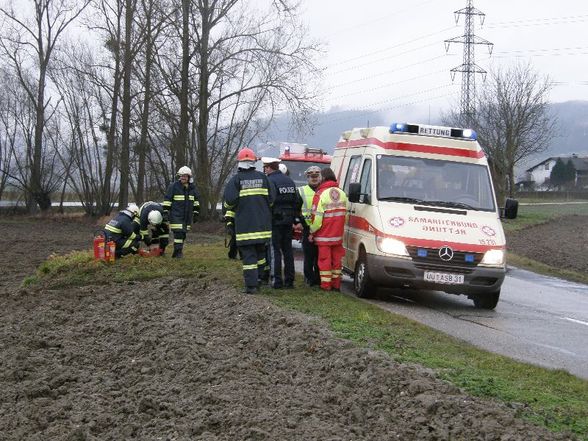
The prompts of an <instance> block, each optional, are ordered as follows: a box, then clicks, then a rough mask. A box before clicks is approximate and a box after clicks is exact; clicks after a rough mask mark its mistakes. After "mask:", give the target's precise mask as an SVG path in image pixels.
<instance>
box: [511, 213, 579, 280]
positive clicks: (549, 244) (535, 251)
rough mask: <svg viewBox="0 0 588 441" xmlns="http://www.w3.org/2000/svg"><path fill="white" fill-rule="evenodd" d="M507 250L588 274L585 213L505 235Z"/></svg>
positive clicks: (557, 266)
mask: <svg viewBox="0 0 588 441" xmlns="http://www.w3.org/2000/svg"><path fill="white" fill-rule="evenodd" d="M506 243H507V247H508V249H509V251H512V252H514V253H516V254H518V255H520V256H524V257H528V258H530V259H533V260H536V261H538V262H541V263H545V264H547V265H551V266H554V267H556V268H561V269H568V270H571V271H576V272H579V273H584V274H588V216H580V215H571V216H564V217H561V218H559V219H557V220H555V221H552V222H548V223H546V224H542V225H536V226H534V227H529V228H526V229H524V230H522V231H517V232H516V233H511V234H508V235H507V239H506Z"/></svg>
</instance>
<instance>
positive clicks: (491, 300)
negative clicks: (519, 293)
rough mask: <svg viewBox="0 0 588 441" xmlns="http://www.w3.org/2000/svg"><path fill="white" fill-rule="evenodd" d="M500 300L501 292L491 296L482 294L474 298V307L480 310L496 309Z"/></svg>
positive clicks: (492, 293)
mask: <svg viewBox="0 0 588 441" xmlns="http://www.w3.org/2000/svg"><path fill="white" fill-rule="evenodd" d="M499 298H500V290H498V291H495V292H491V293H489V294H480V295H477V296H475V297H474V299H473V300H474V306H475V307H476V308H479V309H494V308H496V305H497V304H498V299H499Z"/></svg>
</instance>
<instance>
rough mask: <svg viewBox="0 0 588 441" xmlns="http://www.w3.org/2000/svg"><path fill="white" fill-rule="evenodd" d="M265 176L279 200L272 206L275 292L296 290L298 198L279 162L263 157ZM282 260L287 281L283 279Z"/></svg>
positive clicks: (272, 250) (271, 250)
mask: <svg viewBox="0 0 588 441" xmlns="http://www.w3.org/2000/svg"><path fill="white" fill-rule="evenodd" d="M261 162H263V172H264V173H265V174H266V175H267V178H268V180H269V181H270V184H272V185H273V187H274V192H275V195H276V199H275V200H274V204H273V206H272V240H271V248H270V263H271V279H272V288H275V289H280V288H288V289H291V288H294V275H295V274H296V271H295V269H294V252H293V251H292V226H293V224H295V223H300V219H297V218H296V214H297V211H298V197H297V193H296V184H295V183H294V181H293V180H292V179H291V178H290V177H288V176H286V175H285V174H284V173H282V172H281V171H280V169H279V166H280V162H281V161H280V160H279V159H277V158H269V157H264V158H261ZM282 257H283V259H284V277H282Z"/></svg>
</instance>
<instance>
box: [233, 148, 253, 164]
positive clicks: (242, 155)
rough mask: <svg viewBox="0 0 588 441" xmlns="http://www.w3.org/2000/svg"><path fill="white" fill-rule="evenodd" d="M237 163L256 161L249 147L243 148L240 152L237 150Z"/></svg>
mask: <svg viewBox="0 0 588 441" xmlns="http://www.w3.org/2000/svg"><path fill="white" fill-rule="evenodd" d="M237 161H253V162H255V161H257V157H256V156H255V153H254V152H253V150H251V149H250V148H249V147H244V148H242V149H241V150H239V153H238V154H237Z"/></svg>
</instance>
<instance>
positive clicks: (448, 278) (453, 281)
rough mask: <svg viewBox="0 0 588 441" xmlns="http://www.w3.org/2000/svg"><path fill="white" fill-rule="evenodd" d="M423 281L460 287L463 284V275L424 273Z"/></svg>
mask: <svg viewBox="0 0 588 441" xmlns="http://www.w3.org/2000/svg"><path fill="white" fill-rule="evenodd" d="M425 280H426V281H427V282H433V283H446V284H448V285H461V284H463V282H464V275H463V274H453V273H437V272H433V271H425Z"/></svg>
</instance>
